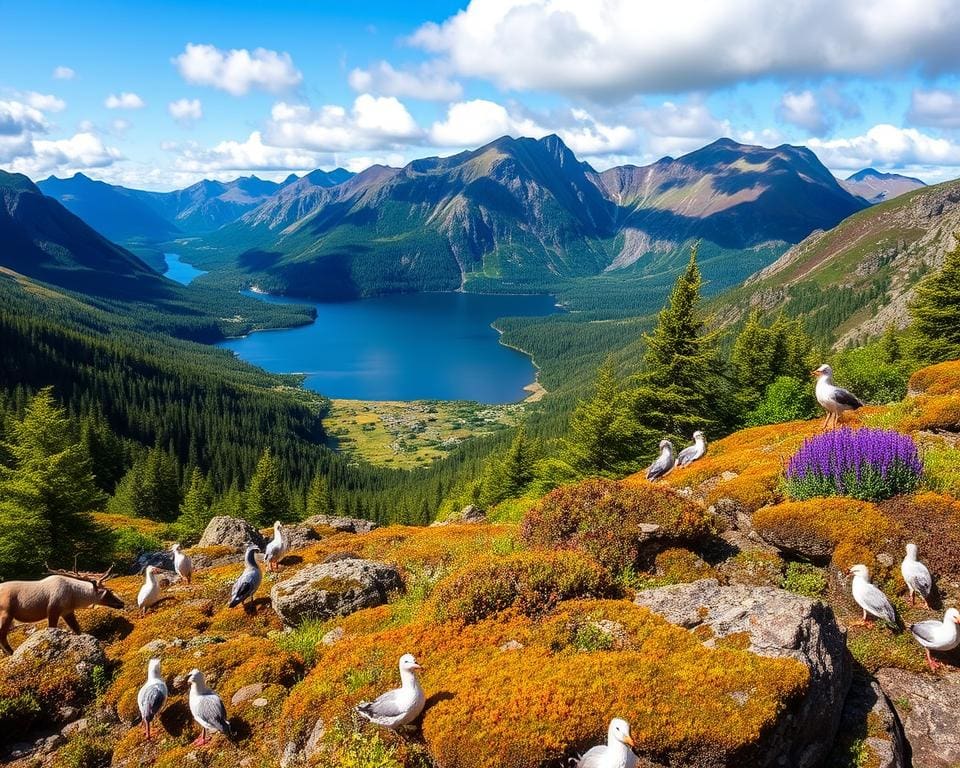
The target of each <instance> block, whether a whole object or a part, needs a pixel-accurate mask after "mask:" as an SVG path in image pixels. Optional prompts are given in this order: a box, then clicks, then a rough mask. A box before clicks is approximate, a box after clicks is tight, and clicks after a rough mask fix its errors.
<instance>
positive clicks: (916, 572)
mask: <svg viewBox="0 0 960 768" xmlns="http://www.w3.org/2000/svg"><path fill="white" fill-rule="evenodd" d="M910 580H911V582H912V584H911V586H912V587H913V588H914V589H916V590H917V591H918V592H920V594H921V595H923V596H924V597H927V596H928V595H929V594H930V592H931V591H932V590H933V576H931V575H930V571H929V570H928V569H927V566H925V565H924V564H923V563H914V564H913V566H912V567H911V568H910Z"/></svg>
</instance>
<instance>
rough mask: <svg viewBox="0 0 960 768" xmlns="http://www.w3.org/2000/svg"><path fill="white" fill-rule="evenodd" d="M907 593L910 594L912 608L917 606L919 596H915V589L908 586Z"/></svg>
mask: <svg viewBox="0 0 960 768" xmlns="http://www.w3.org/2000/svg"><path fill="white" fill-rule="evenodd" d="M907 591H908V592H909V593H910V605H911V606H913V605H916V600H917V596H916V595H915V594H914V592H913V588H912V587H910V586H907Z"/></svg>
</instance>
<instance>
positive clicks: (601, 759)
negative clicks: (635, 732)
mask: <svg viewBox="0 0 960 768" xmlns="http://www.w3.org/2000/svg"><path fill="white" fill-rule="evenodd" d="M633 746H634V743H633V739H632V738H630V726H629V725H628V724H627V721H626V720H621V719H620V718H619V717H615V718H613V720H611V721H610V727H609V728H607V743H606V746H604V745H600V746H596V747H593V748H591V749H589V750H587V753H586V754H585V755H584V756H583V757H581V758H580V759H579V760H577V762H576V763H575V764H574V765H575V768H636V766H637V756H636V755H635V754H633V750H632V749H630V748H631V747H633Z"/></svg>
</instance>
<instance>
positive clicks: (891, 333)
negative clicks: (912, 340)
mask: <svg viewBox="0 0 960 768" xmlns="http://www.w3.org/2000/svg"><path fill="white" fill-rule="evenodd" d="M880 349H881V350H882V352H883V361H884V362H885V363H888V364H891V365H892V364H893V363H898V362H900V360H901V359H902V358H903V351H902V350H901V348H900V338H899V337H898V336H897V329H896V328H894V327H893V326H892V325H891V326H888V327H887V330H886V331H884V333H883V338H882V339H881V340H880Z"/></svg>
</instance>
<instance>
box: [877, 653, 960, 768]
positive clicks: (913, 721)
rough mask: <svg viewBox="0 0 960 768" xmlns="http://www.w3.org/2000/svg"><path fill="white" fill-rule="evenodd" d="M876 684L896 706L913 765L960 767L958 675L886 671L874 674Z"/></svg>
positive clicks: (957, 673) (959, 680)
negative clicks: (911, 754) (959, 765)
mask: <svg viewBox="0 0 960 768" xmlns="http://www.w3.org/2000/svg"><path fill="white" fill-rule="evenodd" d="M877 682H878V683H880V687H881V688H882V689H883V692H884V693H885V694H886V695H887V696H888V697H889V699H890V701H892V702H893V704H894V706H895V707H896V710H897V714H898V715H899V716H900V720H901V722H902V723H903V730H904V733H905V734H906V737H907V741H909V742H910V748H911V750H912V752H913V764H914V765H915V766H918V767H919V766H922V768H953V767H954V766H956V765H958V764H960V708H958V707H957V701H960V672H957V671H956V670H953V669H951V670H949V671H948V672H946V673H944V674H941V675H937V676H934V675H929V674H927V673H923V674H917V673H915V672H906V671H904V670H902V669H892V668H887V669H881V670H880V671H879V672H877Z"/></svg>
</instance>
